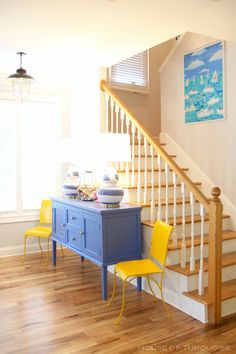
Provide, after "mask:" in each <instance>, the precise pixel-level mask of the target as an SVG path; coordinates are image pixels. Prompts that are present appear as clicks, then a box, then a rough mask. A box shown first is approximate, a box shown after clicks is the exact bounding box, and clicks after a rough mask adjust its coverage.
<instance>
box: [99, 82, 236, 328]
mask: <svg viewBox="0 0 236 354" xmlns="http://www.w3.org/2000/svg"><path fill="white" fill-rule="evenodd" d="M101 90H102V91H104V92H105V99H106V131H107V132H112V133H127V134H130V137H131V152H132V159H131V162H129V163H125V164H122V163H120V164H119V166H116V167H118V168H117V170H118V173H119V178H120V184H121V185H122V186H123V188H124V190H125V196H124V202H126V203H130V204H133V205H139V206H141V207H142V238H143V239H142V242H143V256H148V254H149V248H150V240H151V233H152V227H153V225H154V222H155V220H156V219H159V220H163V221H165V222H167V223H169V224H172V225H173V226H174V231H173V233H172V239H171V241H170V243H169V246H168V249H169V252H168V257H167V266H166V275H165V280H164V284H163V292H164V297H165V300H166V302H168V303H170V304H172V305H173V306H175V307H177V308H179V309H180V310H182V311H184V312H186V313H188V314H189V315H191V316H193V317H194V318H197V319H198V320H200V321H202V322H208V321H209V322H211V323H213V324H220V323H221V320H222V317H223V316H225V315H228V314H230V313H233V312H236V232H235V231H233V230H230V229H229V220H230V216H229V215H225V214H223V212H222V210H223V208H222V203H221V201H220V199H219V196H220V193H221V192H220V189H219V188H217V187H215V188H213V189H212V192H211V198H210V199H208V198H207V197H206V196H205V195H204V194H203V193H202V192H201V182H200V181H192V180H191V179H190V178H189V177H188V172H189V171H188V168H187V166H178V164H177V163H176V161H175V160H176V155H172V154H169V153H167V150H166V146H165V144H163V143H160V142H159V141H158V139H154V138H152V137H151V136H150V133H149V132H147V131H146V129H145V128H144V127H143V126H141V125H140V123H139V122H138V121H137V120H136V118H135V117H134V116H133V115H132V113H131V112H129V110H128V109H127V108H126V107H125V106H124V104H123V103H122V102H121V101H120V99H119V98H118V97H117V96H116V95H115V93H114V92H112V90H111V89H110V88H109V87H108V86H107V84H106V82H105V81H101ZM143 287H144V289H145V290H146V291H149V290H148V289H149V288H148V286H146V284H145V282H144V284H143ZM157 296H159V294H158V293H157Z"/></svg>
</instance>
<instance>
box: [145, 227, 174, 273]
mask: <svg viewBox="0 0 236 354" xmlns="http://www.w3.org/2000/svg"><path fill="white" fill-rule="evenodd" d="M172 229H173V226H170V225H168V224H165V223H164V222H162V221H159V220H158V221H156V222H155V224H154V228H153V233H152V243H151V248H150V256H151V257H153V258H155V259H156V260H157V261H158V263H159V264H160V265H162V266H164V265H165V262H166V255H167V249H168V242H169V238H170V235H171V232H172Z"/></svg>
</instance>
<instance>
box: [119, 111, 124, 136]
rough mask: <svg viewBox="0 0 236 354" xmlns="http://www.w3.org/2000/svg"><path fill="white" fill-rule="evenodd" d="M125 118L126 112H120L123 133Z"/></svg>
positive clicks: (122, 131)
mask: <svg viewBox="0 0 236 354" xmlns="http://www.w3.org/2000/svg"><path fill="white" fill-rule="evenodd" d="M124 119H125V114H124V112H123V111H121V112H120V121H121V131H120V132H121V134H123V133H124Z"/></svg>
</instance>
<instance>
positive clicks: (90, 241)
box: [83, 213, 101, 260]
mask: <svg viewBox="0 0 236 354" xmlns="http://www.w3.org/2000/svg"><path fill="white" fill-rule="evenodd" d="M83 217H84V248H83V252H84V254H86V255H88V256H89V257H91V258H93V259H97V260H100V259H101V227H100V216H98V215H95V214H89V213H83Z"/></svg>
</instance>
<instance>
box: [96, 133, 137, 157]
mask: <svg viewBox="0 0 236 354" xmlns="http://www.w3.org/2000/svg"><path fill="white" fill-rule="evenodd" d="M95 150H96V152H95V153H96V156H97V161H103V162H104V161H105V162H128V161H131V154H130V136H129V134H118V133H100V134H99V135H98V145H97V147H96V149H95Z"/></svg>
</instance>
